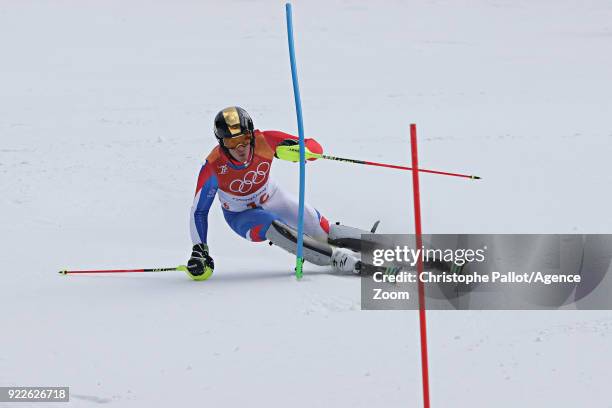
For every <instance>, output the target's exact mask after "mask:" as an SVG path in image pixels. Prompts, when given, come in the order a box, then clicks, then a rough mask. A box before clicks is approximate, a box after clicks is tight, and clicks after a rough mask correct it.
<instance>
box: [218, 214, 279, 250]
mask: <svg viewBox="0 0 612 408" xmlns="http://www.w3.org/2000/svg"><path fill="white" fill-rule="evenodd" d="M223 216H224V217H225V221H226V222H227V224H228V225H229V226H230V227H231V228H232V230H234V232H236V234H238V235H240V236H241V237H242V238H245V239H248V240H249V241H254V242H261V241H265V240H266V239H267V238H266V232H267V231H268V228H270V225H271V224H272V221H274V220H277V219H278V216H277V215H276V214H274V213H272V212H270V211H266V210H264V209H261V208H253V209H250V210H246V211H241V212H232V211H227V210H223Z"/></svg>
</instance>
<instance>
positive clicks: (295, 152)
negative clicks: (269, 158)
mask: <svg viewBox="0 0 612 408" xmlns="http://www.w3.org/2000/svg"><path fill="white" fill-rule="evenodd" d="M308 140H309V141H310V140H312V139H308ZM305 148H306V151H305V155H306V159H307V160H316V159H318V158H319V157H321V156H320V155H319V154H317V153H313V152H312V151H310V149H309V148H308V146H305ZM274 157H276V158H278V159H281V160H287V161H290V162H298V161H300V143H299V142H298V141H297V140H295V139H285V140H283V141H282V142H280V143H279V144H278V145H277V146H276V152H275V153H274Z"/></svg>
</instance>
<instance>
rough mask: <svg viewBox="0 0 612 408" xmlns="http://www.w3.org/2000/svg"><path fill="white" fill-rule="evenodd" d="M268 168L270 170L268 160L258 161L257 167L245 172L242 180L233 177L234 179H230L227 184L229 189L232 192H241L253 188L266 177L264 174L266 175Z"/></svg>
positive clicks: (246, 191)
mask: <svg viewBox="0 0 612 408" xmlns="http://www.w3.org/2000/svg"><path fill="white" fill-rule="evenodd" d="M269 170H270V163H268V162H261V163H259V165H258V166H257V168H256V169H255V170H251V171H249V172H248V173H247V174H245V175H244V178H242V180H241V179H235V180H234V181H232V182H231V183H230V185H229V189H230V191H231V192H233V193H241V194H244V193H248V192H250V191H251V190H252V189H253V187H255V186H256V185H257V184H261V183H262V182H263V181H264V180H265V179H266V176H267V175H268V171H269Z"/></svg>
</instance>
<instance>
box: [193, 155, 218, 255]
mask: <svg viewBox="0 0 612 408" xmlns="http://www.w3.org/2000/svg"><path fill="white" fill-rule="evenodd" d="M218 186H219V184H218V182H217V176H216V174H215V172H214V171H213V168H212V166H211V165H210V163H208V161H207V162H206V163H204V165H203V166H202V168H201V169H200V174H199V176H198V184H197V187H196V192H195V197H194V200H193V205H192V207H191V221H190V230H191V241H192V242H193V244H194V245H196V244H202V243H204V244H205V243H206V239H207V235H208V211H209V210H210V206H211V205H212V202H213V201H214V198H215V194H216V193H217V188H218Z"/></svg>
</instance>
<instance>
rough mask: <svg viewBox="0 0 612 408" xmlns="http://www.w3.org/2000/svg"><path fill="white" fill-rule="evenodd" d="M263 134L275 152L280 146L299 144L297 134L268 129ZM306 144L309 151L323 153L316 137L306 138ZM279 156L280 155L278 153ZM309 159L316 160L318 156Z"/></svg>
mask: <svg viewBox="0 0 612 408" xmlns="http://www.w3.org/2000/svg"><path fill="white" fill-rule="evenodd" d="M263 134H264V137H265V139H266V143H268V145H270V147H271V148H272V150H274V151H275V152H278V148H279V147H280V148H281V149H282V148H283V146H295V145H297V144H298V138H297V136H293V135H290V134H289V133H285V132H280V131H278V130H266V131H264V132H263ZM304 145H305V147H306V151H307V152H311V153H315V154H323V147H321V145H320V144H319V142H317V141H316V140H315V139H304ZM298 154H299V153H298ZM277 157H280V156H278V155H277ZM298 157H299V156H298ZM280 158H284V157H280ZM285 160H290V161H297V160H299V158H298V159H297V160H292V159H291V158H286V159H285ZM308 160H311V161H312V160H316V158H309V159H308Z"/></svg>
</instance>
